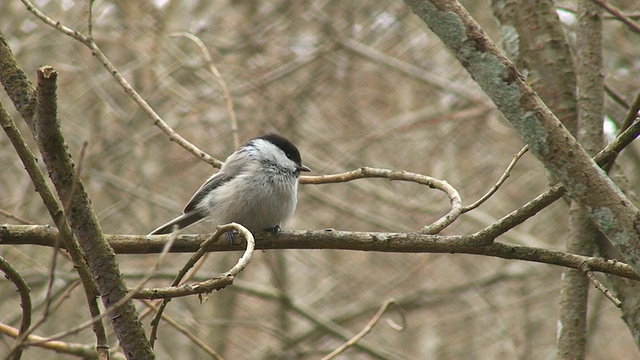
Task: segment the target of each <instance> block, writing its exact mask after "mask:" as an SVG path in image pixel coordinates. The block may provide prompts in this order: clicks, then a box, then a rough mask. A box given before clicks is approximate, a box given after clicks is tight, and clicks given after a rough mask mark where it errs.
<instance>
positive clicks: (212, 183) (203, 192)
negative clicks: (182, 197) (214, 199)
mask: <svg viewBox="0 0 640 360" xmlns="http://www.w3.org/2000/svg"><path fill="white" fill-rule="evenodd" d="M234 177H235V176H233V175H231V176H230V175H228V174H226V173H224V172H222V171H220V172H219V173H217V174H214V175H213V176H212V177H210V178H209V179H208V180H207V181H205V183H204V184H202V186H200V188H199V189H198V191H196V193H195V194H193V196H192V197H191V200H189V202H188V203H187V205H186V206H185V207H184V210H183V212H184V213H185V214H187V213H189V212H192V211H194V210H196V206H198V204H199V203H200V201H202V199H204V197H205V196H207V194H208V193H209V192H210V191H211V190H213V189H215V188H217V187H218V186H220V185H222V184H224V183H226V182H227V181H230V180H231V179H233V178H234Z"/></svg>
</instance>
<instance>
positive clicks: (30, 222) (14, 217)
mask: <svg viewBox="0 0 640 360" xmlns="http://www.w3.org/2000/svg"><path fill="white" fill-rule="evenodd" d="M0 215H4V216H6V217H8V218H10V219H14V220H16V221H18V222H20V223H21V224H23V225H35V223H34V222H32V221H29V220H27V219H25V218H23V217H20V216H18V215H16V214H12V213H10V212H8V211H6V210H2V209H0Z"/></svg>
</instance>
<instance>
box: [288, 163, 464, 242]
mask: <svg viewBox="0 0 640 360" xmlns="http://www.w3.org/2000/svg"><path fill="white" fill-rule="evenodd" d="M365 178H385V179H389V180H391V181H394V180H401V181H410V182H415V183H417V184H420V185H427V186H429V187H430V188H432V189H438V190H440V191H443V192H444V193H446V194H447V196H448V197H449V201H450V202H451V210H449V212H448V213H447V214H445V215H444V216H442V217H441V218H440V219H438V220H436V221H435V222H433V223H432V224H431V225H425V227H424V228H422V230H420V232H422V233H424V234H437V233H439V232H440V231H442V230H443V229H444V228H446V227H447V226H449V225H451V223H453V222H454V221H455V220H456V219H457V218H458V216H460V214H461V213H462V199H461V198H460V194H459V193H458V191H457V190H456V189H455V188H454V187H453V186H451V185H449V183H447V182H446V181H444V180H439V179H436V178H432V177H430V176H426V175H421V174H416V173H411V172H407V171H394V170H387V169H376V168H369V167H363V168H360V169H357V170H353V171H350V172H346V173H342V174H333V175H321V176H302V177H300V183H302V184H313V185H319V184H332V183H340V182H348V181H352V180H357V179H365Z"/></svg>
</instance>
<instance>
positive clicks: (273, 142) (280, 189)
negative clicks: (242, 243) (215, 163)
mask: <svg viewBox="0 0 640 360" xmlns="http://www.w3.org/2000/svg"><path fill="white" fill-rule="evenodd" d="M307 171H311V169H310V168H309V167H307V166H305V165H303V164H302V158H301V156H300V151H299V150H298V148H297V147H296V146H295V145H294V144H293V143H292V142H291V141H289V140H287V139H286V138H284V137H283V136H280V135H278V134H276V133H267V134H264V135H262V136H259V137H256V138H253V139H250V140H248V141H247V142H246V143H244V144H243V145H241V146H240V147H239V148H238V149H237V150H236V151H235V152H233V153H232V154H231V155H229V157H227V159H226V160H225V162H224V164H223V165H222V167H221V168H220V171H218V172H217V173H216V174H214V175H212V176H211V177H210V178H209V179H208V180H207V181H205V182H204V184H202V186H200V188H199V189H198V190H197V191H196V192H195V194H194V195H193V196H192V197H191V200H189V202H188V203H187V205H186V206H185V208H184V210H183V214H182V215H180V216H178V217H176V218H175V219H173V220H171V221H169V222H167V223H166V224H164V225H162V226H160V227H158V228H157V229H155V230H153V231H152V232H151V233H150V234H149V235H160V234H170V233H172V232H174V231H177V230H179V229H184V228H186V227H188V226H191V225H193V224H195V223H197V222H200V221H202V220H205V219H206V220H210V221H212V222H214V223H215V224H216V225H223V224H227V223H231V222H236V223H239V224H241V225H243V226H244V227H246V228H247V229H249V230H250V231H251V232H256V231H271V232H274V233H277V232H279V231H280V228H281V226H283V224H284V223H285V222H286V221H287V220H288V219H289V218H290V217H291V216H292V215H293V213H294V211H295V209H296V205H297V202H298V200H297V192H298V177H299V175H300V172H307ZM231 240H232V238H230V241H231Z"/></svg>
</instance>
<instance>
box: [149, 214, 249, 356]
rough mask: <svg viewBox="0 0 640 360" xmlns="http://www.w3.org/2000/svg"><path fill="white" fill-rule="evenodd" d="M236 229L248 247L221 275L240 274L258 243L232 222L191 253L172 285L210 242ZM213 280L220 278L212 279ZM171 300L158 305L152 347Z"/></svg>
mask: <svg viewBox="0 0 640 360" xmlns="http://www.w3.org/2000/svg"><path fill="white" fill-rule="evenodd" d="M234 230H235V231H238V232H239V233H240V235H241V236H242V238H244V239H245V241H246V242H247V248H246V250H245V252H244V254H242V257H241V258H240V259H239V260H238V262H237V263H236V265H235V266H234V267H232V268H231V269H230V270H229V271H227V272H226V273H223V274H222V275H221V276H222V277H223V278H224V277H230V278H233V277H235V276H236V275H238V274H239V273H240V272H241V271H242V270H243V269H244V268H245V267H246V266H247V265H248V264H249V262H250V261H251V257H252V256H253V252H254V249H255V245H256V243H255V240H254V238H253V235H252V234H251V232H250V231H249V230H247V229H246V228H245V227H244V226H242V225H240V224H237V223H230V224H226V225H221V226H218V227H217V229H216V231H215V232H214V233H213V234H212V235H211V236H209V238H207V240H205V241H204V242H202V243H201V244H200V247H199V249H198V251H196V252H195V253H194V254H193V255H191V257H190V258H189V260H188V261H187V262H186V263H185V264H184V266H183V267H182V268H181V269H180V271H178V274H177V275H176V277H175V279H173V281H172V282H171V287H175V286H177V285H178V284H180V281H182V279H183V278H184V276H185V275H186V274H187V272H188V271H189V269H191V268H192V267H193V266H194V265H195V264H196V263H197V262H198V260H199V259H200V258H201V257H202V256H204V254H206V253H207V251H208V248H209V245H210V244H212V243H214V242H216V241H217V240H218V239H219V238H220V236H222V235H223V234H226V233H228V232H230V231H234ZM172 234H173V236H177V232H173V233H172ZM212 280H218V279H212ZM189 287H191V286H189ZM198 295H199V296H200V300H201V301H202V293H201V292H200V293H198ZM169 301H171V297H166V298H164V299H163V301H162V303H161V304H160V306H159V307H158V311H157V312H156V314H155V316H154V317H153V319H152V320H151V334H150V335H149V342H150V343H151V347H152V348H153V345H154V343H155V341H156V339H157V338H158V337H157V334H158V327H159V325H160V319H161V318H162V313H163V312H164V309H165V308H166V307H167V304H168V303H169Z"/></svg>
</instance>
